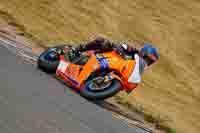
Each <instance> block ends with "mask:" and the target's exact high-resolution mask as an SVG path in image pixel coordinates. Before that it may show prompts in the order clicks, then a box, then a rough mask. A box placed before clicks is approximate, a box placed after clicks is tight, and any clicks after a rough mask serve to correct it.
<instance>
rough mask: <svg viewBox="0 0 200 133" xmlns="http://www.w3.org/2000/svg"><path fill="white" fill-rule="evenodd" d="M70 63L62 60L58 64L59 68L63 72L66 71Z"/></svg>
mask: <svg viewBox="0 0 200 133" xmlns="http://www.w3.org/2000/svg"><path fill="white" fill-rule="evenodd" d="M68 65H69V64H68V63H67V62H64V61H61V62H60V63H59V65H58V70H60V71H61V72H62V73H65V71H66V69H67V67H68Z"/></svg>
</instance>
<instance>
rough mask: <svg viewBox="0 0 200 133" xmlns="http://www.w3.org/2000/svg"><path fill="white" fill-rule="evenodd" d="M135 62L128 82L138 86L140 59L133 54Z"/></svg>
mask: <svg viewBox="0 0 200 133" xmlns="http://www.w3.org/2000/svg"><path fill="white" fill-rule="evenodd" d="M135 62H136V63H135V68H134V70H133V72H132V73H131V76H130V77H129V79H128V82H130V83H136V84H138V83H140V82H141V75H140V57H139V56H138V55H137V54H135Z"/></svg>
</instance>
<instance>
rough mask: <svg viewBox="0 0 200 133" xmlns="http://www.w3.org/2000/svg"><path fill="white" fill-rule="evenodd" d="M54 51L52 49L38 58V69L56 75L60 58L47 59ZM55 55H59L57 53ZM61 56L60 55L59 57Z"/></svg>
mask: <svg viewBox="0 0 200 133" xmlns="http://www.w3.org/2000/svg"><path fill="white" fill-rule="evenodd" d="M51 52H53V51H52V48H49V49H47V50H46V51H44V52H43V53H42V54H41V55H40V56H39V58H38V62H37V64H38V68H40V69H41V70H43V71H45V72H47V73H55V72H56V69H57V67H58V65H59V58H58V59H56V60H48V59H47V58H46V57H47V55H48V54H50V53H51ZM55 54H58V53H56V52H55ZM57 56H59V55H57Z"/></svg>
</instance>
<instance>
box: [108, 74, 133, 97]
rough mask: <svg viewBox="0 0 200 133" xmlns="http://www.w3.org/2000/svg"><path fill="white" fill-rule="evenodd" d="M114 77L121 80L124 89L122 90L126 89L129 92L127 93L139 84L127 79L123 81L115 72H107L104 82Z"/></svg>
mask: <svg viewBox="0 0 200 133" xmlns="http://www.w3.org/2000/svg"><path fill="white" fill-rule="evenodd" d="M113 79H117V80H119V81H120V83H121V85H122V89H121V90H125V91H126V92H127V94H130V93H131V92H132V91H133V89H134V88H136V87H137V84H130V83H128V82H126V81H123V80H122V79H121V78H120V77H119V76H118V75H116V74H115V73H114V72H110V73H109V74H107V75H106V76H105V77H104V82H107V81H110V80H113Z"/></svg>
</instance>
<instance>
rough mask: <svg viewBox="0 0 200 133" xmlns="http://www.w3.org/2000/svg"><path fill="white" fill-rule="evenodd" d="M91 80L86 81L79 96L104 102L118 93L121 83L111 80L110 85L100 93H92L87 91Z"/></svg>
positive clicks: (89, 90)
mask: <svg viewBox="0 0 200 133" xmlns="http://www.w3.org/2000/svg"><path fill="white" fill-rule="evenodd" d="M90 84H91V80H89V81H86V83H85V86H84V88H82V89H81V90H80V94H81V95H82V96H83V97H85V98H86V99H89V100H95V101H96V100H104V99H107V98H109V97H112V96H114V95H115V94H117V93H118V92H119V91H120V88H121V83H120V81H119V80H117V79H113V80H112V81H111V84H110V85H109V86H107V87H105V88H104V90H102V91H92V90H91V89H89V86H90Z"/></svg>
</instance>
